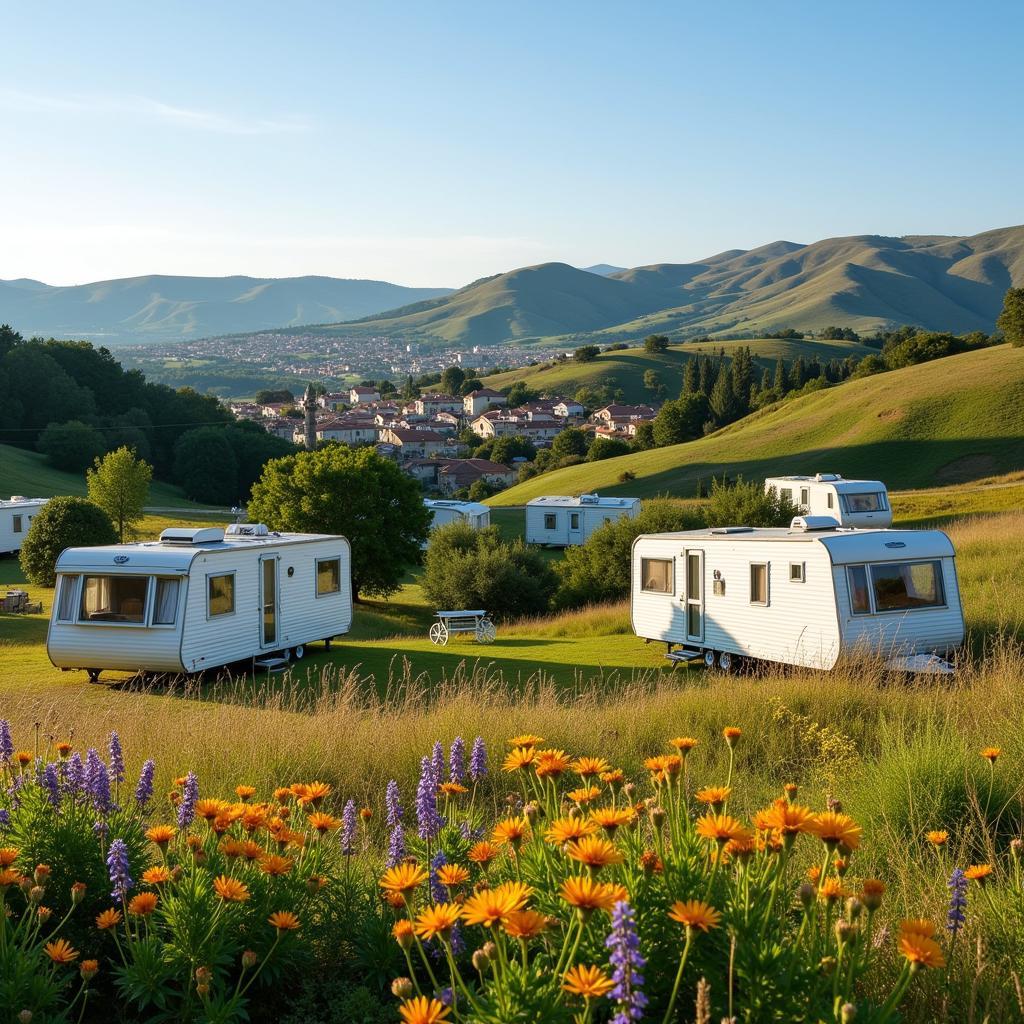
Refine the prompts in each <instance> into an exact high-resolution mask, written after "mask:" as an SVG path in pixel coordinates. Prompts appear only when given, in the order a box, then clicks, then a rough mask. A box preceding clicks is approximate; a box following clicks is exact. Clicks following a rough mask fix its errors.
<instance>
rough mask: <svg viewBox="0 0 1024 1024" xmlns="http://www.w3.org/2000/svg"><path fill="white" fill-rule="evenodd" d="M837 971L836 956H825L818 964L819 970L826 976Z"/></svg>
mask: <svg viewBox="0 0 1024 1024" xmlns="http://www.w3.org/2000/svg"><path fill="white" fill-rule="evenodd" d="M835 969H836V958H835V957H834V956H823V957H822V958H821V961H820V962H819V964H818V970H819V971H821V973H822V974H824V975H829V974H831V973H832V972H833V971H834V970H835Z"/></svg>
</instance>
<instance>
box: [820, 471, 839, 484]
mask: <svg viewBox="0 0 1024 1024" xmlns="http://www.w3.org/2000/svg"><path fill="white" fill-rule="evenodd" d="M814 479H815V480H817V481H818V483H826V482H828V481H829V480H842V479H843V476H842V474H841V473H815V474H814Z"/></svg>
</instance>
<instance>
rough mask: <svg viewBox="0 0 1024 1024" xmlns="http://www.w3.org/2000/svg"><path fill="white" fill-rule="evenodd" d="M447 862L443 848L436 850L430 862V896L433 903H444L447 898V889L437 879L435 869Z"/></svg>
mask: <svg viewBox="0 0 1024 1024" xmlns="http://www.w3.org/2000/svg"><path fill="white" fill-rule="evenodd" d="M447 863H448V858H447V857H446V856H445V855H444V850H438V851H437V853H435V854H434V859H433V860H432V861H431V862H430V874H429V884H430V898H431V899H432V900H433V901H434V902H435V903H445V902H447V900H448V890H447V889H446V888H445V887H444V886H443V885H442V884H441V883H440V882H439V881H438V880H437V869H438V868H439V867H441V865H442V864H447Z"/></svg>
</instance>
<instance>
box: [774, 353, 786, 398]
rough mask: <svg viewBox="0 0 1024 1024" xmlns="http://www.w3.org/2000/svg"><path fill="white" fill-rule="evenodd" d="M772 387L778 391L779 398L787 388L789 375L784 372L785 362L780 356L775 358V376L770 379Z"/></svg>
mask: <svg viewBox="0 0 1024 1024" xmlns="http://www.w3.org/2000/svg"><path fill="white" fill-rule="evenodd" d="M772 387H773V388H775V390H776V391H777V392H778V393H779V397H780V398H781V397H782V396H783V395H784V394H785V393H786V392H787V391H788V390H789V376H788V375H787V373H786V363H785V361H784V360H783V358H782V356H779V358H778V359H776V360H775V377H774V379H773V380H772Z"/></svg>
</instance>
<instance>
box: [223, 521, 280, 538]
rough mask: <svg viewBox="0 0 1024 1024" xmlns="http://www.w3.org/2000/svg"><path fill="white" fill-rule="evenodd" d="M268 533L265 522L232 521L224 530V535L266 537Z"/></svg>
mask: <svg viewBox="0 0 1024 1024" xmlns="http://www.w3.org/2000/svg"><path fill="white" fill-rule="evenodd" d="M269 534H270V531H269V530H268V529H267V525H266V523H232V524H231V525H230V526H229V527H228V528H227V529H226V530H225V531H224V535H225V536H226V537H266V536H269Z"/></svg>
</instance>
